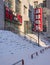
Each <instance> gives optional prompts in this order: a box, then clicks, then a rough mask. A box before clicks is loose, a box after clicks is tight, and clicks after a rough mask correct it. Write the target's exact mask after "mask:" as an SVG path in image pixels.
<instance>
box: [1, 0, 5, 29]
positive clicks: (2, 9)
mask: <svg viewBox="0 0 50 65" xmlns="http://www.w3.org/2000/svg"><path fill="white" fill-rule="evenodd" d="M0 29H4V2H3V0H0Z"/></svg>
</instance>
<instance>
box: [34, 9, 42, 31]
mask: <svg viewBox="0 0 50 65" xmlns="http://www.w3.org/2000/svg"><path fill="white" fill-rule="evenodd" d="M34 13H35V14H34V30H35V31H42V30H43V23H42V8H36V9H35V12H34Z"/></svg>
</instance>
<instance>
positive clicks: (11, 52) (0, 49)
mask: <svg viewBox="0 0 50 65" xmlns="http://www.w3.org/2000/svg"><path fill="white" fill-rule="evenodd" d="M41 40H42V41H46V40H44V39H41ZM46 42H47V41H46ZM47 43H48V42H47ZM44 44H45V43H44ZM47 46H48V45H46V44H45V46H41V47H38V46H37V45H35V42H30V41H29V40H28V39H25V38H24V37H22V36H20V35H18V34H14V33H12V32H10V31H4V30H0V65H13V64H14V63H16V62H17V61H19V60H21V59H24V65H47V64H48V65H50V62H49V61H50V49H47V50H45V51H44V52H43V53H40V50H41V49H45V47H47ZM36 52H38V56H36V55H33V59H31V54H33V53H36ZM16 65H22V63H21V62H20V63H18V64H16Z"/></svg>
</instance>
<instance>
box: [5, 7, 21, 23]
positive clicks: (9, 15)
mask: <svg viewBox="0 0 50 65" xmlns="http://www.w3.org/2000/svg"><path fill="white" fill-rule="evenodd" d="M5 19H6V20H7V21H8V20H9V21H10V22H12V21H14V22H15V21H16V22H18V23H19V24H22V16H21V15H19V14H17V15H16V16H15V15H14V14H13V12H12V11H11V10H10V9H9V8H8V7H5Z"/></svg>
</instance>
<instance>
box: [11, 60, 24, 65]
mask: <svg viewBox="0 0 50 65" xmlns="http://www.w3.org/2000/svg"><path fill="white" fill-rule="evenodd" d="M20 62H22V65H24V60H23V59H21V60H19V61H17V62H16V63H14V64H12V65H16V64H18V63H20Z"/></svg>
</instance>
